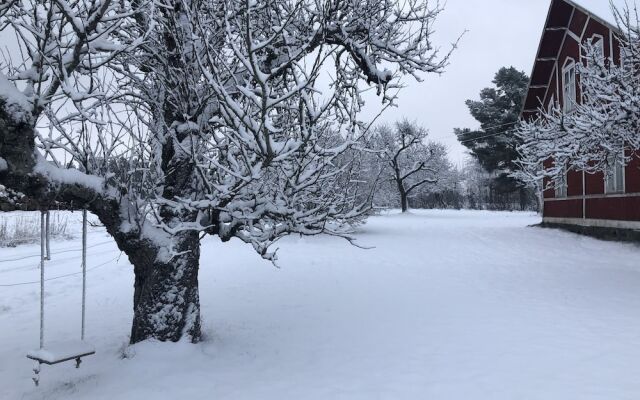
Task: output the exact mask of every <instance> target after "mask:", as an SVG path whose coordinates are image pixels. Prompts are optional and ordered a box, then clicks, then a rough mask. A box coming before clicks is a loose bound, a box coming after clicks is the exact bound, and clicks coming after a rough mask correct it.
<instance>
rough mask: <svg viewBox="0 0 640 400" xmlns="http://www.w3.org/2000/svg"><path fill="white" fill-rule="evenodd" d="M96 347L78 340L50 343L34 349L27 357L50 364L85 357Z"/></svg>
mask: <svg viewBox="0 0 640 400" xmlns="http://www.w3.org/2000/svg"><path fill="white" fill-rule="evenodd" d="M95 351H96V350H95V348H94V347H93V346H92V345H90V344H89V343H86V342H83V341H80V340H77V341H66V342H54V343H48V344H46V345H45V346H44V348H42V349H38V350H32V351H30V352H28V353H27V357H29V358H31V359H34V360H38V361H42V362H44V363H48V364H55V363H59V362H62V361H68V360H71V359H74V358H77V357H83V356H87V355H90V354H93V353H94V352H95Z"/></svg>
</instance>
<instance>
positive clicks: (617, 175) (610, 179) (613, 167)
mask: <svg viewBox="0 0 640 400" xmlns="http://www.w3.org/2000/svg"><path fill="white" fill-rule="evenodd" d="M608 164H609V167H608V168H607V170H606V173H605V176H604V179H605V190H606V193H608V194H609V193H624V160H622V159H620V158H617V157H610V158H609V160H608Z"/></svg>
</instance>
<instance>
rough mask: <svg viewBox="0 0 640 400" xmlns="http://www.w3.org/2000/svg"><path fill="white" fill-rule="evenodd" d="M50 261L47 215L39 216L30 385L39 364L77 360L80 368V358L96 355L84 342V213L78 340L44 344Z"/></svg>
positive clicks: (84, 220) (84, 217)
mask: <svg viewBox="0 0 640 400" xmlns="http://www.w3.org/2000/svg"><path fill="white" fill-rule="evenodd" d="M50 259H51V252H50V251H49V212H48V211H43V212H42V214H41V215H40V348H39V349H37V350H33V351H30V352H29V353H27V358H30V359H32V360H34V361H35V365H34V367H33V372H34V373H35V376H34V377H33V378H32V379H33V382H34V383H35V384H36V386H38V384H39V383H40V375H39V374H40V367H41V365H42V364H47V365H55V364H59V363H62V362H65V361H71V360H75V361H76V368H79V367H80V363H81V362H82V357H86V356H89V355H92V354H95V352H96V351H95V348H94V347H93V346H92V345H90V344H89V343H87V342H85V341H84V327H85V298H86V293H87V290H86V282H87V210H83V211H82V325H81V329H80V340H78V341H64V342H57V343H47V345H46V346H45V344H44V282H45V279H44V265H45V261H46V260H50Z"/></svg>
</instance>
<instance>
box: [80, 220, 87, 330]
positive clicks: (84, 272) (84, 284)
mask: <svg viewBox="0 0 640 400" xmlns="http://www.w3.org/2000/svg"><path fill="white" fill-rule="evenodd" d="M86 298H87V210H86V209H83V210H82V328H81V331H80V340H82V341H84V320H85V318H84V315H85V309H86V307H85V302H86V301H85V300H86Z"/></svg>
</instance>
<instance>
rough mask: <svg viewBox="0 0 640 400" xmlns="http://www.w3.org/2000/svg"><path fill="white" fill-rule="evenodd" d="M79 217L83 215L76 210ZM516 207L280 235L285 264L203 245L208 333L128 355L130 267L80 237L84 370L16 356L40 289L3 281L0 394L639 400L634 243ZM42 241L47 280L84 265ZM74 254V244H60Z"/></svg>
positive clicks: (65, 282) (9, 272) (1, 274)
mask: <svg viewBox="0 0 640 400" xmlns="http://www.w3.org/2000/svg"><path fill="white" fill-rule="evenodd" d="M72 218H74V219H75V221H78V220H79V219H80V214H74V215H73V217H72ZM538 221H539V219H538V218H537V217H536V216H535V215H532V214H525V213H490V212H468V211H466V212H465V211H463V212H455V211H430V212H414V214H412V215H386V216H381V217H375V218H372V219H371V220H370V222H369V223H368V224H367V225H366V226H364V227H363V228H362V229H361V232H360V233H359V241H360V244H362V245H365V246H375V248H374V249H371V250H362V249H358V248H355V247H352V246H349V245H348V244H347V243H346V242H344V241H341V240H339V239H335V238H329V237H316V238H298V237H291V238H288V239H287V240H284V241H283V242H282V243H280V245H279V247H280V251H279V256H280V261H281V268H280V269H276V268H274V267H273V266H271V264H268V263H266V262H264V261H261V260H260V259H259V258H258V257H257V256H256V255H255V254H254V253H252V250H251V249H249V248H248V247H247V246H245V245H242V244H240V243H237V242H232V243H228V244H221V243H219V242H218V241H217V240H215V239H207V240H206V241H205V243H204V246H203V252H202V270H201V272H200V288H201V301H202V312H203V318H204V331H205V340H204V341H203V342H202V343H200V344H197V345H191V344H187V343H178V344H159V343H143V344H140V345H137V346H133V347H127V340H128V339H127V335H128V330H129V327H130V323H131V315H132V310H131V307H132V299H131V298H132V282H133V273H132V269H131V266H130V265H129V263H128V261H127V260H126V258H125V257H124V256H123V257H121V258H118V256H119V253H118V251H117V249H116V247H115V245H114V244H113V242H112V241H111V240H110V239H109V238H108V237H107V235H106V234H105V233H104V232H103V231H102V230H100V229H93V230H92V232H91V233H90V235H89V245H91V246H93V247H92V248H91V249H90V252H89V254H90V256H89V268H91V269H92V270H91V271H90V272H89V277H88V282H89V283H88V285H89V286H88V291H89V292H88V312H89V314H88V333H87V335H88V340H89V341H90V342H92V343H93V344H94V345H95V346H96V348H97V354H96V355H95V356H91V357H88V358H86V359H85V361H84V363H83V364H82V367H81V368H80V369H78V370H76V369H74V366H73V363H67V364H62V365H58V366H54V367H47V366H44V367H43V371H42V382H41V386H40V387H38V388H35V387H34V386H33V384H32V383H31V380H30V377H31V366H32V364H31V362H30V361H29V360H27V359H26V358H25V354H26V353H27V351H28V350H31V349H32V348H35V347H37V343H38V294H39V286H38V285H37V284H26V285H21V286H11V287H6V286H0V399H8V400H10V399H40V398H46V399H105V400H107V399H108V400H113V399H145V398H148V399H154V400H159V399H187V398H188V399H367V400H370V399H435V400H448V399H453V400H469V399H474V400H479V399H486V400H501V399H504V400H515V399H527V400H532V399H539V400H556V399H557V400H567V399H580V400H587V399H602V400H622V399H629V400H637V399H639V398H640V378H639V377H640V264H639V263H638V260H639V255H640V248H638V247H637V246H635V245H631V244H618V243H608V242H602V241H597V240H594V239H589V238H585V237H580V236H577V235H573V234H570V233H565V232H560V231H555V230H543V229H539V228H528V227H527V226H528V225H531V224H535V223H537V222H538ZM78 247H79V241H78V240H76V241H66V242H55V243H54V245H53V248H52V250H53V252H54V259H53V261H51V262H50V263H49V264H48V270H47V275H48V276H49V277H53V278H55V277H58V276H63V275H67V274H71V273H77V272H78V271H79V265H80V264H79V255H80V254H79V252H77V251H74V249H77V248H78ZM69 250H71V251H69ZM37 253H38V246H37V245H30V246H22V247H19V248H15V249H6V248H2V249H0V285H7V284H13V283H26V282H30V281H37V280H38V277H39V275H38V269H37V262H38V259H37V258H27V259H22V260H15V261H7V260H11V259H15V258H22V257H24V256H29V255H34V254H37ZM80 284H81V280H80V275H71V276H67V277H62V278H59V279H54V280H51V281H49V282H47V297H46V301H47V308H46V338H47V339H48V340H49V339H50V340H59V339H64V338H72V339H75V338H76V337H77V335H79V330H80V328H79V322H80V295H81V293H80Z"/></svg>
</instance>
